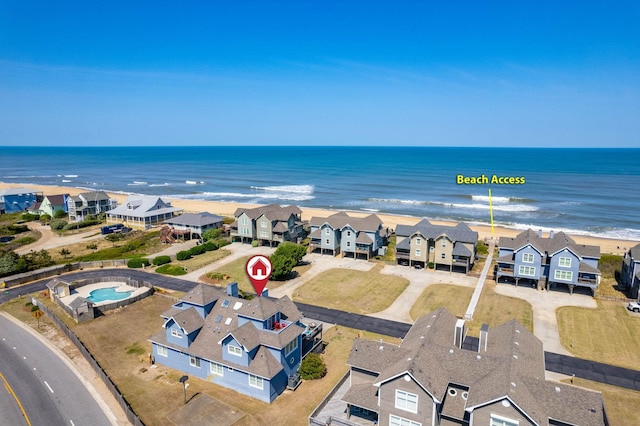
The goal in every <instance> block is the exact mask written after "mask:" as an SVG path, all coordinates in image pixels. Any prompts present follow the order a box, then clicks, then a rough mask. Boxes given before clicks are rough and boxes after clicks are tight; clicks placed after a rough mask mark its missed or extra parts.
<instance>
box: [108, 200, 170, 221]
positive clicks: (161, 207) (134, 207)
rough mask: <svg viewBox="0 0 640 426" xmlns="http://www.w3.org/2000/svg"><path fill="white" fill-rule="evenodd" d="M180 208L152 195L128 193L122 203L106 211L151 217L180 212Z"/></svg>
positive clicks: (110, 213) (111, 213)
mask: <svg viewBox="0 0 640 426" xmlns="http://www.w3.org/2000/svg"><path fill="white" fill-rule="evenodd" d="M181 211H182V209H179V208H177V207H172V206H171V203H168V202H166V201H164V200H163V199H162V198H160V197H157V196H153V195H130V196H129V197H127V199H126V201H125V202H124V203H123V204H120V205H119V206H118V207H116V208H115V209H112V210H110V211H108V212H107V215H109V216H114V215H123V216H132V217H142V218H144V217H152V216H158V215H162V214H166V213H177V212H181Z"/></svg>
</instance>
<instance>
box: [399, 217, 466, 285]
mask: <svg viewBox="0 0 640 426" xmlns="http://www.w3.org/2000/svg"><path fill="white" fill-rule="evenodd" d="M477 243H478V233H477V232H475V231H472V230H471V228H469V226H468V225H467V224H465V223H458V224H456V225H454V226H447V225H434V224H432V223H431V222H429V221H428V220H427V219H422V220H421V221H420V222H418V223H417V224H415V225H398V226H397V227H396V262H397V263H398V264H399V265H406V266H412V267H415V268H426V267H431V268H434V269H445V270H448V271H450V272H453V271H461V272H465V273H467V272H469V270H470V269H471V268H472V267H473V264H474V263H475V259H476V247H477Z"/></svg>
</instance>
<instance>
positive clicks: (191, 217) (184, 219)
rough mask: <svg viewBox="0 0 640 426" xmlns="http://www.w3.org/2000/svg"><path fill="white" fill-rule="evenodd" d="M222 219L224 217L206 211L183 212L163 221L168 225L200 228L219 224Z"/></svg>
mask: <svg viewBox="0 0 640 426" xmlns="http://www.w3.org/2000/svg"><path fill="white" fill-rule="evenodd" d="M223 221H224V219H223V218H222V217H220V216H217V215H215V214H211V213H207V212H201V213H183V214H181V215H180V216H176V217H174V218H171V219H169V220H165V222H164V223H166V224H168V225H183V226H197V227H201V228H202V227H205V226H209V225H215V224H221V223H222V222H223Z"/></svg>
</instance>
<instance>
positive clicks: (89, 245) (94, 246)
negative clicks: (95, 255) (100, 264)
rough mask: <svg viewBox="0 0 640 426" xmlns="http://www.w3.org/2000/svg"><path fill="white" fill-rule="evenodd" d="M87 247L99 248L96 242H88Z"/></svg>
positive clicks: (91, 248)
mask: <svg viewBox="0 0 640 426" xmlns="http://www.w3.org/2000/svg"><path fill="white" fill-rule="evenodd" d="M87 248H88V249H89V250H97V249H98V245H97V244H96V243H91V244H87Z"/></svg>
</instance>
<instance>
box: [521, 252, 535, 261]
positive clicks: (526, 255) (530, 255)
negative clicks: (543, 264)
mask: <svg viewBox="0 0 640 426" xmlns="http://www.w3.org/2000/svg"><path fill="white" fill-rule="evenodd" d="M522 261H523V262H524V263H533V253H523V254H522Z"/></svg>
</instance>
